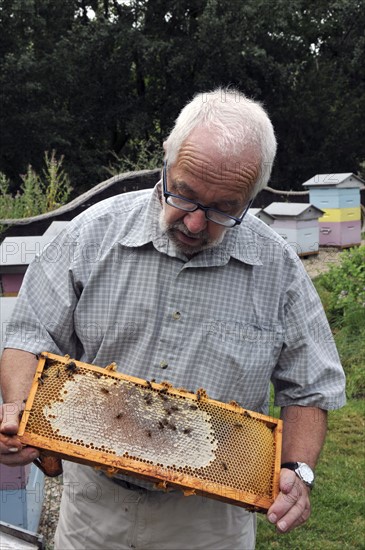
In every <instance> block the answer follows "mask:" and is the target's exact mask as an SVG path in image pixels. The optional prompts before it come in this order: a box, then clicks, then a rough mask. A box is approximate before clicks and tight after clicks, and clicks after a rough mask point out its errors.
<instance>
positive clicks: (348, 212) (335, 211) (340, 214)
mask: <svg viewBox="0 0 365 550" xmlns="http://www.w3.org/2000/svg"><path fill="white" fill-rule="evenodd" d="M360 219H361V211H360V206H355V207H353V208H325V209H324V215H323V216H321V217H320V218H319V220H318V221H319V222H321V223H322V222H326V223H329V222H350V221H351V222H353V221H357V220H360Z"/></svg>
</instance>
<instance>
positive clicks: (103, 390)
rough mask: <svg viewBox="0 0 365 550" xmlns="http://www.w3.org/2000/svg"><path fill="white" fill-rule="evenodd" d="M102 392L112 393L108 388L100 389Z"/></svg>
mask: <svg viewBox="0 0 365 550" xmlns="http://www.w3.org/2000/svg"><path fill="white" fill-rule="evenodd" d="M100 391H101V393H105V394H107V393H110V392H109V390H108V389H107V388H100Z"/></svg>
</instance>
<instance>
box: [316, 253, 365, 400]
mask: <svg viewBox="0 0 365 550" xmlns="http://www.w3.org/2000/svg"><path fill="white" fill-rule="evenodd" d="M314 284H315V286H316V288H317V290H318V292H319V295H320V297H321V299H322V303H323V306H324V308H325V311H326V314H327V317H328V320H329V322H330V325H331V328H332V331H333V334H334V337H335V340H336V344H337V348H338V351H339V354H340V357H341V361H342V364H343V367H344V369H345V372H346V375H347V394H348V396H349V397H356V398H361V397H365V368H364V367H365V246H361V247H359V248H351V249H349V250H346V251H344V252H342V253H341V262H340V264H339V265H338V266H333V267H332V268H331V269H330V270H329V271H328V272H327V273H324V274H323V275H320V276H319V277H317V278H316V279H315V281H314Z"/></svg>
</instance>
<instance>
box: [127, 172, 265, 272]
mask: <svg viewBox="0 0 365 550" xmlns="http://www.w3.org/2000/svg"><path fill="white" fill-rule="evenodd" d="M161 210H162V205H161V180H160V181H159V182H158V183H157V184H156V185H155V187H154V189H153V191H152V193H151V195H150V197H149V199H148V202H147V204H146V207H145V210H144V211H142V212H141V213H140V215H139V216H137V217H136V219H135V221H134V223H133V225H132V227H131V229H130V231H129V232H128V234H127V235H125V236H123V237H122V238H121V239H120V241H119V242H120V244H121V245H123V246H126V247H132V248H135V247H142V246H145V245H147V244H149V243H152V244H153V246H154V247H155V248H156V249H157V250H158V251H159V252H161V253H163V254H167V255H168V256H173V257H177V258H180V259H181V260H182V261H184V262H186V263H188V264H189V266H191V267H212V266H220V265H225V264H227V263H228V262H229V260H230V258H234V259H236V260H238V261H241V262H243V263H245V264H248V265H262V261H261V260H260V255H259V254H258V245H259V243H258V242H257V237H256V235H255V233H254V232H252V230H250V228H249V221H248V219H249V215H247V217H246V218H245V219H244V220H243V222H242V223H241V225H239V226H236V227H234V228H232V229H230V230H228V231H227V233H226V235H225V237H224V239H223V241H222V242H221V244H219V245H218V246H215V247H214V248H209V249H206V250H203V251H202V252H200V253H199V254H197V255H196V256H193V258H191V259H188V258H187V257H186V256H185V255H184V254H182V253H181V252H180V251H179V250H178V249H177V248H176V247H175V246H174V244H173V243H172V242H171V241H169V239H168V237H167V236H166V234H165V233H163V232H162V230H161V227H160V223H159V218H160V215H161Z"/></svg>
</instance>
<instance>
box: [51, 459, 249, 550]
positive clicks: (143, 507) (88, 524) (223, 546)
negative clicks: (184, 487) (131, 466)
mask: <svg viewBox="0 0 365 550" xmlns="http://www.w3.org/2000/svg"><path fill="white" fill-rule="evenodd" d="M131 481H133V480H131ZM255 537H256V517H255V514H252V513H250V512H247V511H246V510H244V509H243V508H240V507H238V506H232V505H230V504H225V503H222V502H219V501H216V500H212V499H208V498H203V497H200V496H189V497H185V496H183V493H182V492H181V491H173V492H171V493H163V492H160V491H147V490H146V489H140V490H130V489H126V488H125V487H121V486H120V485H117V484H116V483H114V482H113V481H112V480H110V479H108V478H106V477H105V476H104V475H103V474H101V473H100V472H98V471H96V470H94V469H93V468H89V467H86V466H81V465H78V464H73V463H71V462H64V490H63V495H62V501H61V509H60V519H59V523H58V527H57V531H56V536H55V550H127V549H128V550H130V549H131V548H136V549H139V550H142V549H143V550H203V549H206V550H253V549H254V548H255Z"/></svg>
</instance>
